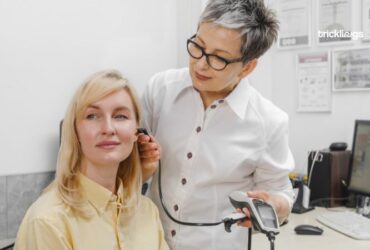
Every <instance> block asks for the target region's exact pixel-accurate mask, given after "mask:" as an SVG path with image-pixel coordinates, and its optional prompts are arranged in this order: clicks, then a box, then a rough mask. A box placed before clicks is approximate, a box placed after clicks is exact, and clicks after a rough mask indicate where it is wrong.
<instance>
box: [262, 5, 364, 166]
mask: <svg viewBox="0 0 370 250" xmlns="http://www.w3.org/2000/svg"><path fill="white" fill-rule="evenodd" d="M352 2H353V9H352V13H353V24H354V28H353V30H354V31H361V25H360V17H361V1H357V0H356V1H352ZM317 3H318V1H317V0H313V1H312V4H313V11H312V29H311V33H312V34H317V30H318V28H317V23H316V20H317V16H318V13H317V12H318V11H317V9H316V6H317V5H316V4H317ZM313 40H314V41H313V44H312V46H311V48H305V49H295V50H286V51H282V50H277V49H276V47H275V48H274V49H273V50H271V51H270V52H269V56H271V65H270V66H271V75H270V84H271V86H272V95H271V99H272V100H273V102H274V103H275V104H277V105H278V106H279V107H281V108H282V109H284V110H285V111H286V112H288V114H289V117H290V143H291V148H292V151H293V154H294V157H295V159H296V171H298V172H300V173H305V172H306V169H307V153H308V151H309V150H312V149H314V150H317V149H323V148H328V147H329V145H330V144H331V143H332V142H334V141H344V142H347V143H348V145H349V148H350V147H352V136H353V128H354V120H355V119H370V109H369V107H370V91H368V92H333V93H332V94H333V95H332V100H333V102H332V112H331V113H298V112H297V111H296V109H297V102H298V99H297V93H298V88H297V81H296V79H297V78H296V77H297V76H296V71H295V67H296V65H295V56H296V55H297V53H300V52H306V51H317V50H328V51H332V50H333V49H341V48H359V47H364V46H367V47H369V46H370V45H369V44H364V43H362V42H360V41H356V42H354V43H353V45H347V46H318V45H317V44H316V43H315V37H313Z"/></svg>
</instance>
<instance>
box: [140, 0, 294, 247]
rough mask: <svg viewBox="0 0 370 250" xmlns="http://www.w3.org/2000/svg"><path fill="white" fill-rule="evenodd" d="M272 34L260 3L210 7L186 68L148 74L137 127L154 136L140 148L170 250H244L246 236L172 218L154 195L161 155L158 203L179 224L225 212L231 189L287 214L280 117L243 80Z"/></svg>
mask: <svg viewBox="0 0 370 250" xmlns="http://www.w3.org/2000/svg"><path fill="white" fill-rule="evenodd" d="M277 33H278V21H277V19H276V17H275V15H274V13H273V12H272V11H271V10H270V9H269V8H267V7H266V6H265V5H264V2H263V1H262V0H211V1H209V2H208V4H207V5H206V7H205V10H204V11H203V13H202V14H201V17H200V21H199V25H198V29H197V32H196V34H194V35H193V36H191V37H190V38H189V39H188V40H187V51H188V53H189V67H188V68H184V69H176V70H168V71H165V72H161V73H158V74H156V75H155V76H154V77H153V78H152V79H151V82H150V84H149V85H148V87H147V89H146V91H145V93H144V98H143V108H144V120H145V122H146V126H147V128H148V129H149V130H150V133H151V134H152V135H153V136H154V137H155V138H156V139H155V140H153V137H152V138H151V139H150V138H149V137H148V136H144V135H140V136H139V139H138V141H139V150H140V152H141V158H142V163H143V170H144V176H145V177H146V179H147V178H149V177H150V176H153V177H152V183H151V187H150V190H149V196H150V197H151V198H152V199H153V201H154V202H155V203H156V204H157V205H158V207H159V208H160V216H161V219H162V222H163V225H164V230H165V235H166V239H167V242H168V243H169V245H170V248H171V249H174V250H177V249H181V250H185V249H186V250H190V249H202V250H207V249H213V250H215V249H219V250H221V249H222V250H224V249H234V250H235V249H246V245H247V241H248V237H247V233H246V231H245V229H243V228H242V227H236V228H235V229H234V230H233V232H232V233H226V232H225V230H224V228H223V226H222V225H220V226H215V227H191V226H187V225H181V224H178V223H176V222H174V221H173V220H171V219H170V218H169V216H168V215H167V214H166V213H165V212H164V210H163V209H162V208H161V202H160V197H159V192H158V171H156V169H157V166H158V161H157V158H158V155H159V148H160V149H161V159H162V160H161V161H162V167H161V180H162V192H163V197H164V202H165V204H166V205H167V207H168V210H169V211H168V212H169V213H171V215H172V217H174V218H175V219H177V220H181V221H192V222H194V221H198V222H214V221H218V220H220V218H223V216H225V215H227V214H229V213H230V211H232V206H231V204H230V202H229V199H228V195H229V194H230V193H231V192H233V191H235V190H240V191H245V192H247V194H248V196H250V197H254V198H259V199H263V200H264V201H266V202H268V203H270V204H271V205H272V206H273V207H274V208H275V210H276V212H277V215H278V217H279V220H280V222H283V221H284V220H285V219H286V218H287V217H288V215H289V213H290V210H291V208H292V205H293V197H294V193H293V190H292V186H291V183H290V181H289V178H288V173H289V172H290V171H291V170H292V169H293V168H294V160H293V157H292V154H291V151H290V149H289V145H288V116H287V114H286V113H285V112H283V111H282V110H281V109H279V108H278V107H276V106H275V105H274V104H273V103H272V102H271V101H269V100H267V99H266V98H264V97H263V96H262V95H261V94H260V93H258V91H257V90H256V89H255V88H253V87H252V86H251V85H250V84H249V83H248V79H247V76H248V75H249V74H251V73H252V72H253V70H254V69H255V67H256V65H257V61H258V58H259V57H260V56H262V55H263V54H264V53H265V52H266V51H267V50H268V49H269V48H270V47H271V45H272V44H273V43H274V42H275V41H276V39H277ZM159 145H160V146H159ZM243 212H245V213H246V214H247V215H249V213H248V210H246V209H243ZM242 225H243V226H246V227H250V226H251V221H250V220H247V221H245V222H244V223H242Z"/></svg>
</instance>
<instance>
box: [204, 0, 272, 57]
mask: <svg viewBox="0 0 370 250" xmlns="http://www.w3.org/2000/svg"><path fill="white" fill-rule="evenodd" d="M207 22H213V23H215V24H216V25H219V26H221V27H224V28H229V29H236V30H239V31H240V35H241V40H242V46H241V48H240V50H241V54H242V58H243V62H244V63H246V62H248V61H250V60H252V59H255V58H258V57H260V56H262V55H263V54H264V53H265V52H266V51H267V50H268V49H269V48H270V47H271V45H272V44H273V43H274V42H275V41H276V40H277V35H278V29H279V22H278V20H277V18H276V16H275V13H274V12H273V11H272V10H271V9H269V8H267V7H266V6H265V5H264V2H263V0H209V1H208V3H207V5H206V8H205V9H204V11H203V13H202V14H201V16H200V19H199V25H200V24H202V23H207Z"/></svg>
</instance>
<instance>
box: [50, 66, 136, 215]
mask: <svg viewBox="0 0 370 250" xmlns="http://www.w3.org/2000/svg"><path fill="white" fill-rule="evenodd" d="M122 89H124V90H126V91H127V92H128V94H129V96H130V97H131V99H132V103H133V106H134V109H135V110H134V111H135V118H136V122H137V125H139V124H140V118H141V114H140V107H139V102H138V99H137V97H136V94H135V93H134V90H133V89H132V87H130V85H129V82H128V81H127V80H126V79H125V78H124V77H123V76H122V75H121V73H120V72H119V71H116V70H106V71H101V72H98V73H96V74H94V75H92V76H91V77H90V78H89V79H88V80H87V81H86V82H85V83H84V84H82V85H81V86H80V87H79V89H78V90H77V91H76V93H75V95H74V97H73V98H72V100H71V102H70V104H69V106H68V109H67V112H66V114H65V117H64V121H63V127H62V136H61V145H60V149H59V154H58V160H57V171H56V179H55V182H56V183H55V184H56V185H57V190H58V194H59V196H60V198H61V199H62V201H63V202H64V203H65V204H66V205H67V206H68V207H70V208H71V210H72V211H73V212H75V213H76V214H77V215H79V216H82V217H88V216H89V215H88V211H87V210H86V208H85V206H86V200H85V198H84V194H83V191H82V188H81V185H80V181H79V173H80V171H81V169H80V165H81V159H82V149H81V146H80V143H79V141H78V135H77V130H76V121H77V120H78V119H80V118H81V117H82V114H83V112H84V111H85V110H86V108H87V107H88V106H89V105H90V104H91V103H94V102H97V101H99V100H101V99H103V98H104V97H106V96H108V95H109V94H111V93H114V92H116V91H119V90H122ZM117 178H119V179H120V180H121V182H122V184H123V187H124V190H125V194H124V197H122V199H123V201H124V204H123V206H122V208H126V209H128V208H135V206H136V205H137V204H138V200H139V199H138V197H139V196H140V192H141V181H142V176H141V166H140V156H139V150H138V146H137V142H135V143H134V147H133V150H132V152H131V154H130V155H129V156H128V157H127V158H126V159H125V160H124V161H122V162H121V163H120V165H119V168H118V172H117Z"/></svg>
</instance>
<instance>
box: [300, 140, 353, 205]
mask: <svg viewBox="0 0 370 250" xmlns="http://www.w3.org/2000/svg"><path fill="white" fill-rule="evenodd" d="M330 148H331V149H330V150H329V149H323V150H317V151H311V152H310V153H309V156H308V169H307V173H308V183H307V185H308V187H309V189H310V205H311V206H324V207H334V206H343V205H344V204H345V202H346V201H347V199H346V197H347V196H348V194H347V186H346V185H345V184H344V183H345V182H346V180H347V178H348V169H349V163H350V158H351V151H349V150H344V149H345V148H346V147H345V144H344V143H332V144H331V145H330ZM333 150H334V151H333Z"/></svg>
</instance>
